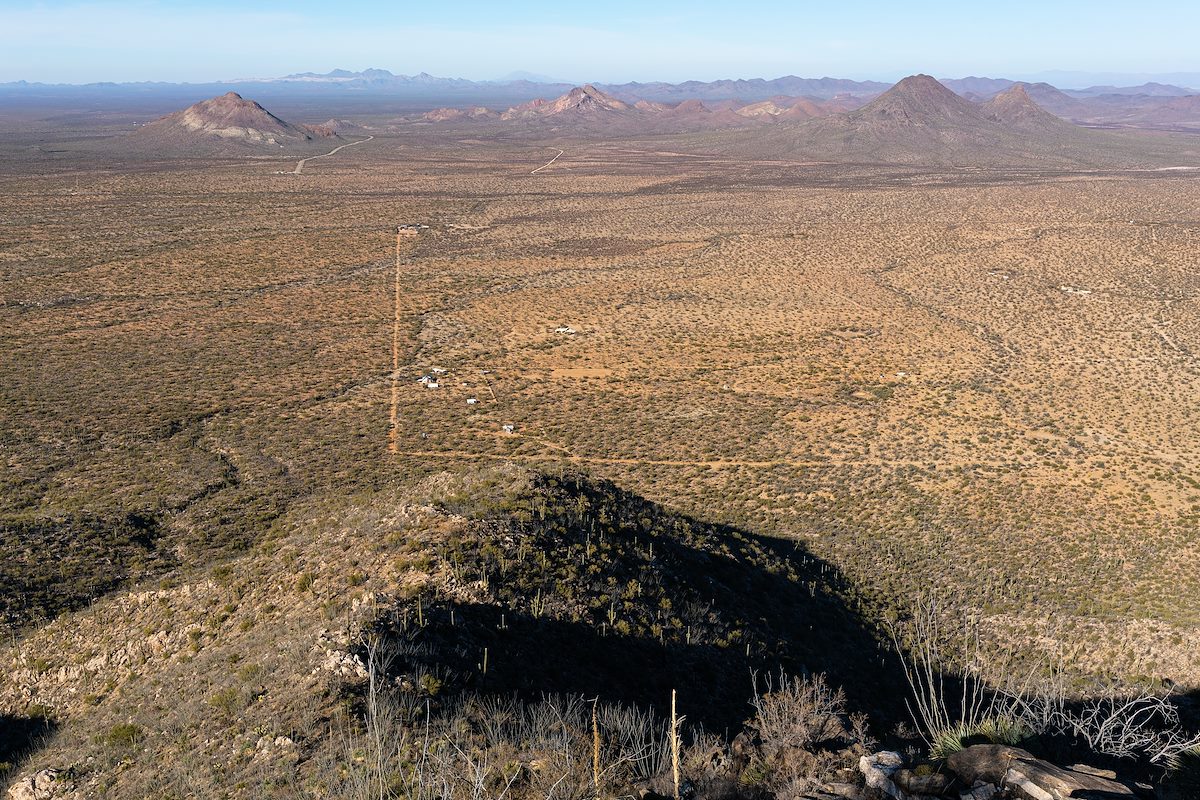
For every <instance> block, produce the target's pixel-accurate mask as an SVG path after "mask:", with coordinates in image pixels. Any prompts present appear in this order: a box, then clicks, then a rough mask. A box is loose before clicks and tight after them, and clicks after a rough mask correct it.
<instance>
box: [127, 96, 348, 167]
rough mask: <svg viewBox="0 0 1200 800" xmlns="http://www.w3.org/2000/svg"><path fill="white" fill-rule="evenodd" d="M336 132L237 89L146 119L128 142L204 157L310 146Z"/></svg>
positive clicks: (152, 149) (152, 148)
mask: <svg viewBox="0 0 1200 800" xmlns="http://www.w3.org/2000/svg"><path fill="white" fill-rule="evenodd" d="M318 127H321V126H318ZM336 135H337V133H336V131H334V130H329V131H322V132H321V133H320V134H319V135H318V134H315V133H314V132H313V131H311V130H307V129H305V128H303V127H301V126H298V125H293V124H291V123H289V122H285V121H283V120H282V119H280V118H279V117H277V116H275V115H274V114H272V113H271V112H270V111H267V110H266V109H265V108H263V107H262V106H260V105H259V104H258V103H256V102H254V101H253V100H247V99H245V98H244V97H242V96H241V95H239V94H238V93H237V92H227V93H226V94H223V95H221V96H220V97H214V98H212V99H210V100H202V101H200V102H199V103H196V104H195V105H191V106H188V107H187V108H185V109H183V110H182V111H176V112H175V113H174V114H168V115H167V116H165V117H162V118H161V119H157V120H155V121H154V122H150V123H147V124H146V125H144V126H143V127H142V128H140V129H139V130H138V131H137V132H136V133H134V134H133V135H132V136H130V137H128V141H129V142H130V143H132V144H135V145H136V146H137V147H138V149H140V150H143V151H148V152H152V153H172V154H175V153H180V152H182V153H185V154H190V153H195V154H200V155H204V154H211V153H214V152H224V151H229V152H242V153H244V152H246V151H260V152H262V153H264V154H275V153H278V152H279V151H280V150H281V149H285V150H289V149H290V150H295V149H305V148H311V147H312V146H313V144H314V140H315V139H317V138H331V137H334V136H336Z"/></svg>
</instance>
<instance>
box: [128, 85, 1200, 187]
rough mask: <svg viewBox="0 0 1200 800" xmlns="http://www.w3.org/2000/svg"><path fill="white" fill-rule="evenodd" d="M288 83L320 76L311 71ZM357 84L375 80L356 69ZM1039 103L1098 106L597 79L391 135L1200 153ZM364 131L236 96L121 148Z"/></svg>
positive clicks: (934, 93)
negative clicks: (1076, 120) (752, 93)
mask: <svg viewBox="0 0 1200 800" xmlns="http://www.w3.org/2000/svg"><path fill="white" fill-rule="evenodd" d="M343 77H346V76H339V75H334V76H332V78H331V77H330V76H328V75H323V76H315V78H314V79H316V80H340V79H341V78H343ZM379 77H380V76H375V77H368V78H367V79H368V80H371V79H376V78H379ZM392 77H395V76H392ZM288 79H289V80H307V79H309V76H304V75H301V76H289V78H288ZM347 79H349V80H360V79H362V78H361V75H354V76H353V77H349V78H347ZM382 79H383V80H391V78H388V77H382ZM797 80H799V79H797ZM802 85H808V84H802ZM999 85H1000V82H998V81H995V80H993V79H986V78H970V79H964V81H963V85H960V87H959V88H960V91H964V92H965V91H967V90H968V89H970V90H972V91H970V92H969V94H971V95H974V96H978V95H979V94H981V93H991V92H992V90H993V89H996V88H997V87H998V86H999ZM827 88H832V87H827ZM1138 96H1139V97H1146V96H1148V95H1138ZM1098 97H1100V98H1109V97H1121V95H1114V94H1111V93H1108V94H1104V95H1099V96H1098ZM1039 98H1041V99H1044V100H1045V101H1046V102H1047V103H1050V104H1057V105H1058V106H1071V107H1074V106H1080V107H1086V106H1087V101H1085V100H1083V99H1077V98H1072V97H1070V96H1068V95H1066V94H1065V93H1063V92H1060V91H1059V90H1057V89H1055V88H1054V87H1052V86H1049V85H1047V84H1023V83H1011V82H1009V85H1008V86H1007V88H1004V89H1003V90H1001V91H999V92H996V93H994V94H991V96H990V97H989V98H988V99H986V100H978V99H976V100H971V99H968V98H967V97H965V96H963V94H959V93H957V92H955V91H954V90H952V89H951V88H950V87H948V86H947V85H945V84H943V83H941V82H939V81H937V80H936V79H934V78H932V77H930V76H928V75H913V76H910V77H908V78H905V79H904V80H902V81H900V82H899V83H897V84H896V85H894V86H891V87H888V88H887V90H886V91H883V92H878V93H873V94H872V95H870V96H857V95H847V94H846V93H839V94H836V95H834V96H833V97H830V98H828V99H821V98H819V97H813V96H807V97H806V96H787V95H775V96H774V97H773V98H772V99H769V100H762V101H757V102H752V103H745V102H741V101H739V100H721V101H713V102H711V103H706V102H705V101H702V100H699V99H697V98H694V97H692V98H689V99H686V100H680V101H678V102H675V103H671V102H662V101H658V100H647V99H644V98H643V99H637V100H634V101H632V102H627V101H626V100H623V99H621V98H620V97H617V96H616V95H615V94H613V93H610V92H606V91H604V90H603V89H601V88H600V87H598V86H595V85H592V84H585V85H583V86H576V87H571V88H570V89H568V90H567V91H565V92H564V93H562V94H561V95H559V96H558V97H556V98H538V99H534V100H531V101H528V102H524V103H520V104H517V105H514V106H512V107H510V108H508V109H507V110H505V111H504V112H502V113H500V112H497V111H495V110H493V109H489V108H487V107H484V106H468V107H466V108H454V107H443V108H438V109H434V110H433V111H428V112H425V113H423V114H420V115H409V116H407V117H402V118H398V119H394V120H392V121H391V122H389V123H388V124H387V127H388V128H389V129H391V130H395V131H399V130H400V129H402V128H406V127H409V126H436V127H442V128H446V129H447V130H454V129H455V128H457V129H459V130H465V129H467V128H470V129H472V130H474V131H480V132H482V131H487V130H494V131H496V132H501V131H503V135H506V136H511V135H514V134H515V135H532V136H539V137H542V136H545V135H548V134H551V135H570V136H579V135H584V136H586V135H589V134H600V135H603V136H605V137H609V138H611V137H613V136H620V135H634V136H640V135H645V134H656V133H673V134H682V135H683V136H684V137H685V139H684V140H683V141H684V142H690V143H691V145H692V146H694V147H695V148H696V149H698V150H700V151H705V152H711V153H725V154H737V155H739V156H742V157H750V158H756V157H758V158H770V159H794V158H799V159H802V160H806V161H807V160H815V161H836V162H854V163H876V164H878V163H886V164H913V165H917V164H937V165H953V166H984V167H1019V168H1049V169H1064V168H1071V169H1074V168H1080V167H1128V166H1146V165H1154V164H1159V163H1162V159H1163V158H1167V159H1170V160H1171V162H1172V163H1180V160H1181V159H1183V160H1189V161H1190V160H1192V159H1193V158H1194V157H1195V155H1196V153H1197V152H1200V144H1197V145H1192V144H1187V143H1184V144H1175V143H1167V144H1165V145H1164V144H1162V137H1149V136H1145V135H1130V134H1118V133H1112V132H1109V131H1099V130H1090V129H1088V128H1085V127H1080V126H1078V125H1075V124H1073V123H1071V122H1069V121H1067V120H1065V119H1063V118H1062V117H1061V116H1057V115H1056V114H1054V113H1051V112H1050V111H1048V110H1047V109H1046V108H1044V107H1043V106H1042V105H1040V102H1041V101H1040V100H1039ZM1160 99H1161V102H1160V105H1159V106H1158V109H1159V112H1160V113H1167V114H1168V115H1169V114H1172V113H1173V114H1176V115H1179V114H1183V115H1192V116H1200V96H1197V95H1187V96H1183V97H1173V96H1163V97H1162V98H1160ZM480 126H483V127H480ZM354 129H355V128H354V126H353V125H352V124H351V123H347V122H345V121H343V120H336V119H332V120H330V121H329V122H327V123H323V124H320V125H295V124H292V123H289V122H285V121H284V120H282V119H280V118H279V117H277V116H275V115H274V114H272V113H270V112H269V111H267V110H266V109H265V108H263V107H262V106H261V105H259V104H258V103H257V102H254V101H252V100H248V99H245V98H243V97H241V96H240V95H239V94H237V93H235V92H228V93H226V94H223V95H221V96H219V97H215V98H211V99H208V100H204V101H201V102H199V103H196V104H194V105H191V106H189V107H188V108H185V109H183V110H182V111H176V112H174V113H171V114H168V115H166V116H165V117H162V118H160V119H157V120H155V121H153V122H150V123H148V124H146V125H144V126H142V127H141V128H139V129H138V130H137V131H136V132H135V133H133V134H131V135H129V136H126V137H118V141H115V142H114V145H115V146H124V147H127V148H129V149H130V150H132V151H134V152H138V153H140V154H143V155H155V156H156V155H164V156H171V155H178V154H183V155H192V154H203V153H221V154H229V155H236V154H239V153H243V154H249V153H254V154H262V155H266V154H269V153H273V154H278V153H280V151H281V149H282V150H284V151H293V152H295V151H304V150H306V149H308V148H311V147H314V146H317V145H319V144H320V140H321V139H336V138H339V132H342V131H347V130H354ZM472 135H476V134H474V133H473V134H472ZM1184 138H1187V139H1189V140H1191V139H1193V138H1194V137H1184ZM1197 141H1198V142H1200V140H1197ZM681 146H688V145H686V144H684V145H681ZM1164 147H1165V148H1166V149H1165V150H1164V149H1163V148H1164ZM1160 151H1161V152H1160Z"/></svg>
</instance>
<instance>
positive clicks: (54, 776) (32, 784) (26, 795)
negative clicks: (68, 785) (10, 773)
mask: <svg viewBox="0 0 1200 800" xmlns="http://www.w3.org/2000/svg"><path fill="white" fill-rule="evenodd" d="M58 778H59V772H58V770H56V769H44V770H41V771H40V772H35V773H33V774H32V775H22V776H21V777H20V778H17V780H15V781H13V783H12V785H11V786H9V787H8V795H7V796H8V800H53V798H54V797H56V796H57V792H58V790H59V789H61V788H62V784H60V783H59V780H58Z"/></svg>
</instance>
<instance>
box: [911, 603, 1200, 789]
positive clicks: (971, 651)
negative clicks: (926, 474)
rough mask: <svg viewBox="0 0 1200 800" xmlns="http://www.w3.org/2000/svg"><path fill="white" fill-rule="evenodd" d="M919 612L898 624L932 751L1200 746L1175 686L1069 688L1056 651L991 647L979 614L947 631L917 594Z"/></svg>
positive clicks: (1113, 753) (1122, 753) (1140, 758)
mask: <svg viewBox="0 0 1200 800" xmlns="http://www.w3.org/2000/svg"><path fill="white" fill-rule="evenodd" d="M914 607H915V609H916V610H915V612H914V614H913V615H912V616H911V617H910V618H908V619H907V620H905V621H904V622H903V623H893V625H892V628H891V630H892V635H893V641H894V643H895V645H896V650H897V652H898V653H900V654H901V659H902V661H903V662H904V670H905V677H906V678H907V680H908V684H909V690H910V691H909V696H908V700H907V703H908V708H909V712H910V714H911V716H912V719H913V721H914V722H915V723H916V726H917V730H918V732H919V733H920V735H921V736H922V738H923V739H924V741H925V744H926V745H927V748H928V753H929V757H930V758H931V759H934V760H937V761H941V760H944V759H946V758H948V757H949V756H950V755H952V754H953V753H955V752H957V751H959V750H961V749H963V748H964V747H966V746H969V745H971V744H979V743H989V744H1003V745H1010V746H1022V747H1033V748H1035V749H1039V748H1041V749H1044V748H1047V747H1050V748H1057V749H1059V750H1063V751H1069V750H1074V751H1076V752H1078V753H1084V754H1090V755H1093V756H1103V757H1108V758H1111V759H1116V760H1124V761H1129V762H1141V763H1142V764H1148V765H1154V766H1156V767H1160V768H1161V767H1168V766H1170V765H1173V764H1175V763H1178V761H1179V759H1181V758H1184V759H1186V758H1187V757H1188V755H1187V754H1189V753H1194V751H1195V748H1197V747H1198V746H1200V731H1189V730H1188V729H1187V728H1186V726H1185V725H1184V724H1183V722H1182V720H1181V716H1180V713H1179V709H1178V706H1177V703H1176V702H1175V698H1173V697H1172V696H1171V693H1170V692H1169V691H1161V692H1158V693H1152V692H1148V691H1144V690H1139V689H1138V688H1137V687H1136V686H1134V687H1130V686H1121V685H1109V686H1095V685H1092V686H1087V687H1086V688H1084V687H1077V688H1075V689H1074V691H1073V690H1072V683H1071V680H1070V677H1069V673H1068V672H1067V669H1066V665H1065V664H1064V663H1063V662H1062V660H1061V658H1060V657H1057V656H1056V655H1055V654H1053V653H1044V654H1042V656H1041V658H1040V659H1034V660H1033V661H1032V662H1031V661H1030V660H1029V658H1028V654H1023V655H1025V657H1026V658H1025V660H1024V661H1022V660H1021V658H1019V657H1018V656H1019V655H1022V654H1018V653H1015V652H1011V651H1010V652H1002V651H989V650H988V649H987V648H986V647H985V645H984V644H983V640H982V639H981V637H980V634H979V629H978V622H977V621H975V620H972V619H970V618H967V619H964V620H962V621H961V623H960V625H959V626H957V627H955V628H952V629H947V627H946V625H945V622H944V620H943V619H942V616H941V614H940V613H939V611H938V609H937V602H936V600H934V599H933V598H931V597H929V596H922V597H919V598H918V599H917V601H916V603H915V604H914Z"/></svg>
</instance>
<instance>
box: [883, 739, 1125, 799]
mask: <svg viewBox="0 0 1200 800" xmlns="http://www.w3.org/2000/svg"><path fill="white" fill-rule="evenodd" d="M944 767H945V771H944V772H939V771H938V770H937V769H935V768H930V767H929V766H928V765H926V766H924V767H921V768H919V769H909V768H906V767H905V766H904V762H903V759H902V758H901V756H900V755H899V754H898V753H893V752H883V753H876V754H875V755H871V756H863V758H862V759H861V760H860V761H859V770H860V771H861V772H862V774H863V779H864V781H865V783H866V786H867V790H868V797H873V798H878V799H879V800H882V799H883V798H892V799H893V800H927V799H928V798H957V800H1134V799H1135V798H1137V797H1138V796H1139V794H1138V791H1137V790H1135V788H1134V787H1131V786H1128V785H1126V784H1124V783H1121V782H1120V781H1118V780H1117V779H1116V774H1115V773H1112V772H1108V771H1105V770H1101V769H1096V768H1095V767H1089V766H1086V765H1074V766H1070V767H1060V766H1058V765H1055V764H1051V763H1050V762H1049V761H1045V760H1043V759H1040V758H1037V757H1035V756H1034V755H1033V754H1032V753H1030V752H1028V751H1027V750H1022V749H1020V748H1019V747H1008V746H1005V745H991V744H982V745H973V746H971V747H966V748H963V749H962V750H960V751H958V752H957V753H954V754H953V755H951V756H950V757H949V758H947V759H946V762H945V765H944Z"/></svg>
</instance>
